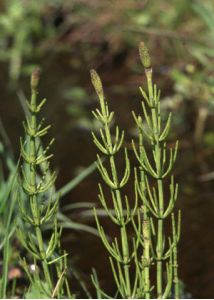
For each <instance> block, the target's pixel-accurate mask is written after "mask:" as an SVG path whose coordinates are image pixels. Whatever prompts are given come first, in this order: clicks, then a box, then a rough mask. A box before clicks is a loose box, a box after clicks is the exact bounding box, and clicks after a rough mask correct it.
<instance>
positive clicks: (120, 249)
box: [91, 43, 180, 299]
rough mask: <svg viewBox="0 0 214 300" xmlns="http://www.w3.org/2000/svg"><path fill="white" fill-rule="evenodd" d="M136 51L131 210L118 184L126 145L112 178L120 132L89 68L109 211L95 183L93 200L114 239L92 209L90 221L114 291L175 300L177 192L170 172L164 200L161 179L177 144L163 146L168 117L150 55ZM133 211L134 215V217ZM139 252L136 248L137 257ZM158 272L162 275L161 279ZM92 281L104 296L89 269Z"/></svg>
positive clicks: (126, 295)
mask: <svg viewBox="0 0 214 300" xmlns="http://www.w3.org/2000/svg"><path fill="white" fill-rule="evenodd" d="M139 53H140V58H141V61H142V63H143V65H144V67H145V74H146V78H147V85H148V93H146V92H145V91H144V90H143V89H142V88H140V91H141V93H142V96H143V98H144V101H142V108H143V117H141V116H140V115H139V116H138V115H136V114H135V113H134V112H133V116H134V119H135V122H136V125H137V128H138V137H139V139H138V146H136V143H135V142H134V141H133V143H132V144H133V150H134V153H135V156H136V158H137V161H138V163H139V167H138V170H139V171H138V172H137V169H135V188H134V195H135V206H134V208H131V207H130V206H131V204H130V200H129V199H128V197H127V196H125V197H124V199H123V198H122V191H123V187H124V186H125V185H126V184H127V182H128V179H129V176H130V170H131V166H130V161H129V158H128V154H127V149H125V172H124V176H123V177H122V179H121V180H120V179H119V178H118V167H117V165H116V163H115V156H116V154H117V153H118V152H119V150H120V148H121V147H122V146H123V140H124V132H122V133H121V134H120V131H119V128H118V126H116V133H115V136H114V137H113V136H112V134H111V131H110V124H111V122H112V120H113V116H114V113H113V112H110V111H109V107H108V104H107V102H106V101H105V97H104V92H103V87H102V83H101V80H100V77H99V76H98V74H97V73H96V72H95V71H94V70H92V71H91V79H92V84H93V85H94V88H95V91H96V93H97V95H98V97H99V100H100V110H99V109H96V111H93V115H94V117H95V118H96V119H97V120H99V121H100V123H101V124H102V127H101V128H100V137H101V139H98V138H97V137H96V135H95V134H94V133H92V136H93V141H94V143H95V145H96V146H97V148H98V149H99V150H100V151H101V153H102V154H103V155H105V156H106V158H107V160H108V161H109V169H110V171H108V170H107V168H106V167H105V166H104V164H103V162H102V160H101V158H100V156H99V155H98V156H97V159H98V161H97V165H98V169H99V172H100V174H101V176H102V178H103V181H104V182H105V183H106V185H107V186H108V188H109V189H110V191H111V196H112V202H113V211H112V210H110V209H109V201H107V198H106V196H105V195H104V192H103V189H102V186H101V185H99V191H100V194H99V200H100V203H101V204H102V206H103V208H104V209H105V211H106V213H107V214H108V216H109V219H110V220H111V221H112V222H113V223H114V224H115V225H116V226H118V227H119V230H120V236H119V238H117V237H115V238H113V241H112V242H109V241H108V238H107V236H106V234H105V231H104V229H103V227H102V226H101V224H100V221H99V219H98V217H97V214H96V210H95V219H96V222H97V227H98V231H99V234H100V237H101V240H102V242H103V244H104V246H105V247H106V249H107V251H108V253H109V255H110V264H111V268H112V272H113V278H114V281H115V284H116V287H117V293H119V295H120V296H121V297H122V298H130V297H132V298H142V297H143V298H146V299H149V298H151V297H154V298H168V297H172V296H173V293H174V295H175V297H176V298H179V293H180V291H179V279H178V264H177V244H178V241H179V238H180V213H179V214H178V223H177V224H176V222H175V217H174V213H173V210H174V206H175V203H176V200H177V195H178V185H177V184H176V183H175V182H174V176H173V175H171V180H170V184H169V187H168V189H169V199H168V200H167V196H166V195H167V191H166V189H167V183H165V181H166V178H167V176H169V174H170V172H171V171H172V168H173V166H174V163H175V160H176V156H177V150H178V142H176V144H175V147H174V148H172V147H170V148H169V149H168V147H167V143H166V139H167V136H168V134H169V130H170V124H171V117H172V115H171V113H170V114H169V116H168V119H167V121H166V123H165V124H164V122H163V120H162V114H161V106H160V91H159V90H158V88H157V86H156V85H155V84H153V79H152V69H151V59H150V56H149V52H148V49H147V48H146V46H145V44H144V43H141V44H140V48H139ZM146 106H147V107H146ZM146 141H147V144H148V145H149V154H148V151H147V150H146ZM168 152H169V155H168V154H167V153H168ZM138 173H139V174H138ZM138 198H139V199H140V200H141V201H142V205H139V204H138ZM135 215H137V220H136V218H135ZM170 215H171V219H172V235H171V237H167V236H166V233H165V227H164V224H165V223H166V222H165V221H166V219H167V218H168V217H169V216H170ZM128 224H132V225H133V227H134V229H135V230H134V231H135V234H134V236H133V237H132V243H130V239H129V234H128V231H127V226H128ZM130 244H132V245H133V248H132V247H131V245H130ZM167 245H168V246H167ZM139 251H140V252H141V255H140V256H139ZM133 262H134V263H135V271H133V270H132V274H135V275H132V278H131V276H130V275H131V274H130V270H131V264H132V265H133ZM132 268H133V266H132ZM153 269H155V270H156V280H155V281H154V282H153V280H152V275H151V273H152V270H153ZM164 274H166V280H165V277H164ZM133 276H134V278H133ZM92 280H93V283H94V285H95V288H96V290H97V292H98V294H99V295H102V296H104V297H106V294H105V292H103V291H102V290H101V288H100V286H99V283H98V279H97V276H96V274H95V273H94V274H93V276H92ZM173 285H174V286H173ZM154 290H155V292H154Z"/></svg>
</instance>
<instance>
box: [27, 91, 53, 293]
mask: <svg viewBox="0 0 214 300" xmlns="http://www.w3.org/2000/svg"><path fill="white" fill-rule="evenodd" d="M36 106H37V91H36V89H34V88H32V97H31V108H32V115H31V128H32V131H33V132H34V133H35V132H36V130H37V118H36ZM35 139H36V138H35V135H31V136H30V148H29V154H30V157H31V159H32V163H31V164H30V183H31V187H32V188H33V190H34V191H36V189H37V183H36V163H35V160H36V140H35ZM30 202H31V203H33V204H34V206H35V207H36V209H34V210H33V211H32V215H33V218H34V219H36V220H39V217H40V216H39V211H40V210H39V209H38V202H37V194H34V195H31V196H30ZM35 233H36V237H37V240H38V246H39V251H40V254H41V255H42V256H43V255H44V251H45V249H44V241H43V237H42V231H41V228H40V225H37V226H36V227H35ZM42 267H43V270H44V275H45V279H46V282H47V283H48V285H49V288H50V289H52V280H51V277H50V273H49V269H48V264H47V260H46V259H43V260H42Z"/></svg>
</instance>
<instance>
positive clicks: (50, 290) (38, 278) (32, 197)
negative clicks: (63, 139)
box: [18, 69, 70, 298]
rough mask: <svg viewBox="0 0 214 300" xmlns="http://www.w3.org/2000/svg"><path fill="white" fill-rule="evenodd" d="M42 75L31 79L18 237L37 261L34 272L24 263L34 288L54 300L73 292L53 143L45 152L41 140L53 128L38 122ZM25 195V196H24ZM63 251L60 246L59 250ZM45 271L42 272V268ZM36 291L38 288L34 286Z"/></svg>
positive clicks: (23, 153) (38, 73) (22, 146)
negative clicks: (68, 282) (57, 194)
mask: <svg viewBox="0 0 214 300" xmlns="http://www.w3.org/2000/svg"><path fill="white" fill-rule="evenodd" d="M39 77H40V72H39V70H38V69H36V70H35V71H34V72H33V74H32V76H31V100H30V102H27V105H28V108H29V117H26V121H25V123H24V128H25V141H24V142H23V141H22V139H21V156H22V159H23V164H22V166H21V186H22V190H21V191H20V193H19V207H20V212H21V216H22V219H23V223H24V226H25V227H24V228H22V227H21V228H19V229H18V235H19V238H20V241H21V242H22V244H23V246H24V247H25V248H26V250H27V252H28V253H29V254H30V255H31V258H32V259H33V261H34V265H35V268H36V270H35V272H34V273H32V274H31V273H30V272H29V270H28V264H27V262H26V260H25V259H23V260H22V262H21V264H22V266H23V268H24V270H25V271H26V273H27V275H28V277H29V280H30V282H31V286H34V285H35V284H37V285H39V288H40V289H41V291H43V290H44V285H45V289H46V294H47V295H48V296H49V297H50V298H51V297H52V295H54V297H57V298H60V297H62V296H64V295H66V294H67V295H68V294H69V293H70V291H69V290H68V289H67V287H66V288H64V283H65V282H66V276H65V273H66V269H67V262H66V254H65V253H64V254H63V255H61V256H59V255H58V254H57V248H58V247H59V245H60V236H61V230H60V229H58V225H57V209H58V201H59V199H56V198H55V197H52V196H51V190H52V189H53V187H54V183H55V180H56V174H55V172H53V173H51V172H50V169H49V164H50V163H49V160H50V158H51V157H52V154H51V155H48V154H47V153H48V150H49V148H50V146H51V144H52V143H53V140H51V141H50V143H49V144H48V146H47V147H46V148H45V149H43V148H42V144H41V137H43V136H44V135H46V134H47V132H48V129H49V127H50V126H46V127H44V128H43V120H42V121H41V122H40V123H38V114H39V112H40V110H41V108H42V106H43V105H44V103H45V101H46V100H45V99H44V100H42V101H41V102H40V104H38V103H37V96H38V84H39ZM24 194H25V196H24ZM44 225H50V227H51V228H52V231H51V234H50V238H49V240H48V241H47V240H46V239H45V238H44ZM59 248H60V247H59ZM40 264H41V266H42V270H40V271H39V272H38V268H40ZM54 268H55V270H56V273H57V277H58V278H54V277H53V274H52V271H53V270H54ZM34 288H35V287H34Z"/></svg>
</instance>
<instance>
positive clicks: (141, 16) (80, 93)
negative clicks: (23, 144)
mask: <svg viewBox="0 0 214 300" xmlns="http://www.w3.org/2000/svg"><path fill="white" fill-rule="evenodd" d="M140 41H144V42H145V43H146V44H147V46H148V48H149V49H150V52H151V55H152V62H153V67H154V78H155V81H156V83H157V84H158V86H159V88H160V89H161V91H162V107H163V109H164V112H166V113H167V112H168V111H173V116H174V117H173V124H172V130H171V136H170V139H171V140H172V141H175V140H176V139H177V138H178V139H179V140H180V151H179V156H178V160H177V163H176V167H175V170H174V173H175V176H176V179H177V181H178V182H179V184H180V193H179V201H178V207H179V208H181V209H182V237H181V242H180V246H179V255H180V257H179V259H180V262H179V264H180V277H181V279H182V281H183V283H184V286H185V291H186V295H188V296H189V297H195V298H201V297H202V298H212V297H213V295H214V285H213V280H214V271H213V266H214V251H213V249H214V238H213V220H214V197H213V196H214V187H213V182H214V164H213V163H214V158H213V157H214V156H213V154H214V131H213V125H214V118H213V116H214V100H213V99H214V76H213V75H214V67H213V66H214V64H213V63H214V50H213V49H214V2H213V1H212V0H203V1H200V0H198V1H197V0H171V1H167V0H161V1H158V2H157V1H155V0H139V1H138V0H123V1H119V0H103V1H100V0H90V1H86V0H76V1H75V0H37V1H33V0H1V1H0V91H1V94H0V95H1V96H0V98H1V100H0V119H1V122H0V127H1V139H2V140H3V143H4V145H5V147H6V149H7V151H9V152H10V153H11V155H14V157H15V159H17V158H18V155H19V137H20V135H22V134H23V129H22V120H23V119H24V111H23V99H25V96H26V97H29V93H30V89H29V76H30V73H31V71H32V70H33V69H34V67H35V66H38V65H39V66H41V68H42V77H41V84H40V95H41V97H45V98H47V99H48V101H47V104H46V107H45V109H44V110H43V114H44V116H45V118H46V119H47V121H48V123H50V124H52V129H51V135H52V136H55V137H56V143H55V145H54V147H53V151H54V154H55V156H54V159H53V166H54V167H55V168H56V169H57V170H58V172H59V176H58V179H57V187H60V186H62V185H64V184H65V183H66V182H68V181H69V180H70V179H71V178H74V177H75V176H76V175H77V174H80V173H81V172H82V170H84V168H86V167H87V166H89V165H90V164H91V163H92V162H93V161H94V160H95V158H96V148H95V146H94V145H93V143H92V138H91V133H90V132H91V130H94V131H96V130H97V129H98V124H96V123H95V122H94V120H93V117H92V114H91V110H92V109H94V108H95V107H96V106H97V105H98V102H97V99H96V96H95V94H94V91H93V89H92V86H91V83H90V76H89V70H90V69H91V68H95V69H96V70H97V71H98V73H99V74H100V76H101V77H102V79H103V84H104V87H105V93H106V96H107V99H108V101H109V103H110V107H111V109H112V110H114V111H115V112H116V117H117V119H116V121H117V123H118V124H119V125H120V127H121V128H123V129H125V130H126V131H127V134H126V143H127V145H128V146H129V144H130V140H131V137H133V136H134V135H135V133H136V132H135V125H134V121H133V119H132V115H131V111H132V110H135V111H138V112H139V111H140V101H141V95H140V93H139V89H138V87H139V85H143V86H145V77H144V75H143V68H142V66H141V63H140V61H139V57H138V44H139V42H140ZM130 156H132V151H131V146H130ZM100 180H101V179H100V176H99V174H98V173H97V172H96V171H95V172H94V173H93V174H91V175H90V176H88V177H87V178H86V179H85V180H84V181H82V182H81V183H80V184H79V185H78V186H77V187H76V188H75V189H73V190H72V192H71V193H69V194H67V195H66V197H64V198H63V199H62V200H61V207H62V211H63V207H65V206H66V205H68V204H72V203H73V204H74V203H82V202H88V203H89V204H90V205H92V206H93V205H96V206H99V204H98V200H97V192H98V189H97V182H98V181H100ZM131 189H132V184H131V183H130V190H131ZM91 203H92V204H91ZM80 206H81V205H80ZM80 206H78V209H77V210H75V211H73V210H71V211H69V210H68V209H66V211H65V210H64V213H65V214H66V216H67V217H69V218H70V219H71V220H73V221H74V222H75V220H78V222H81V223H82V224H86V225H88V226H91V227H95V223H94V218H93V214H92V213H91V209H89V208H88V209H84V210H82V209H80ZM103 223H104V225H105V228H106V231H107V232H109V234H113V230H114V229H113V228H112V226H111V224H110V223H109V222H108V220H107V218H105V216H103ZM63 245H64V247H65V249H66V250H67V251H69V253H70V257H71V259H72V265H73V268H74V269H76V270H77V271H78V276H79V278H80V279H81V280H76V279H74V283H72V285H73V286H74V289H76V290H80V289H79V287H78V283H77V282H76V283H75V280H76V281H81V282H82V285H84V284H85V287H84V286H83V289H84V288H85V289H86V288H87V289H88V291H89V292H91V293H92V295H93V293H94V289H93V286H92V284H91V281H90V274H91V269H92V267H94V268H96V270H97V272H98V275H100V277H101V284H102V286H103V287H104V288H105V289H106V290H107V291H113V290H114V286H113V283H112V282H111V280H110V277H111V271H110V267H109V264H108V259H107V257H106V252H105V249H104V247H103V245H102V244H101V242H100V240H99V238H98V237H97V236H96V235H95V234H92V233H90V232H84V231H82V230H79V229H78V230H73V229H72V228H71V229H68V228H67V229H65V230H64V233H63ZM14 264H15V258H14ZM81 293H82V294H81ZM78 295H83V296H84V292H80V294H78V293H77V296H78Z"/></svg>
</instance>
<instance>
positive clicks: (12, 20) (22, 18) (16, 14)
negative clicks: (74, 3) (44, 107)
mask: <svg viewBox="0 0 214 300" xmlns="http://www.w3.org/2000/svg"><path fill="white" fill-rule="evenodd" d="M48 2H49V1H47V3H46V5H47V4H48ZM56 3H57V2H56ZM56 3H52V5H53V4H54V5H56ZM44 4H45V3H44V1H41V0H39V1H37V2H34V1H31V0H30V1H23V0H21V1H19V0H7V1H2V5H3V11H2V12H1V14H0V28H1V32H0V60H3V61H8V62H9V76H10V79H11V80H12V81H17V80H18V79H19V76H20V74H21V73H22V71H23V70H24V68H23V67H24V66H23V64H24V63H25V60H26V59H27V58H31V56H32V54H34V55H35V51H36V50H37V51H36V52H37V53H39V51H38V50H39V49H35V47H34V41H35V40H37V39H40V40H44V38H48V37H51V36H53V34H54V28H53V27H52V25H53V24H52V23H50V24H48V22H47V24H46V25H45V30H44V24H43V22H42V18H41V13H42V10H43V7H44ZM9 41H10V42H9ZM34 67H35V66H33V65H29V64H28V68H27V69H28V73H29V71H30V72H31V71H32V68H34Z"/></svg>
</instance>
